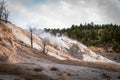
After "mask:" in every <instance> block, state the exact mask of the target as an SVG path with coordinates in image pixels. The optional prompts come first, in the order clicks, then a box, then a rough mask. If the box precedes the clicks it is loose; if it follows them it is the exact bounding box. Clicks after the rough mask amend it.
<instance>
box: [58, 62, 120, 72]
mask: <svg viewBox="0 0 120 80" xmlns="http://www.w3.org/2000/svg"><path fill="white" fill-rule="evenodd" d="M57 63H59V64H67V65H75V66H85V67H93V68H99V69H107V70H112V71H117V72H120V65H117V64H112V63H103V62H88V61H70V60H66V61H57Z"/></svg>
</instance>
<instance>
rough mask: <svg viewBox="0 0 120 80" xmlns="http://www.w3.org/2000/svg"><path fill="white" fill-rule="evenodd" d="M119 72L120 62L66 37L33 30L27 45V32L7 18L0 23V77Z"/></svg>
mask: <svg viewBox="0 0 120 80" xmlns="http://www.w3.org/2000/svg"><path fill="white" fill-rule="evenodd" d="M45 38H47V40H49V45H46V49H47V50H48V53H47V54H43V53H42V50H43V42H44V39H45ZM119 72H120V63H117V62H114V61H112V60H109V59H107V58H105V57H103V56H101V55H98V54H96V53H94V52H92V51H91V50H89V49H88V48H87V47H86V46H84V45H83V44H82V43H79V42H77V41H75V40H72V39H70V38H68V37H65V36H62V37H59V36H53V35H51V34H49V33H46V32H44V31H39V30H34V35H33V48H31V46H30V33H29V32H27V31H26V30H23V29H21V28H19V27H17V26H16V25H14V24H12V23H9V22H8V23H5V22H4V21H1V23H0V79H3V80H14V79H15V80H17V78H19V80H21V79H25V80H28V79H29V80H34V79H35V80H36V79H37V80H53V79H57V80H73V79H74V80H101V79H102V80H105V79H106V78H107V79H115V80H119V78H120V74H119ZM86 74H88V75H87V77H86ZM11 76H12V77H11Z"/></svg>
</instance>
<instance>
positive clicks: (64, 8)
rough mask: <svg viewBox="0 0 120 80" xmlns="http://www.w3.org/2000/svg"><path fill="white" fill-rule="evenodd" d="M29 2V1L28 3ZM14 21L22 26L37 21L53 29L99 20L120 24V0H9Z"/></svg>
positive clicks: (100, 22)
mask: <svg viewBox="0 0 120 80" xmlns="http://www.w3.org/2000/svg"><path fill="white" fill-rule="evenodd" d="M24 1H25V2H24ZM8 3H9V4H8V5H9V9H10V11H11V17H10V18H11V21H13V22H14V23H15V24H17V25H19V26H22V27H23V28H24V27H25V26H26V25H30V24H34V25H39V26H43V27H49V28H56V27H59V28H64V27H70V26H71V25H72V24H78V25H79V24H80V23H85V22H92V21H93V22H95V23H97V24H107V23H114V24H120V15H119V14H120V0H57V1H55V0H48V1H47V2H44V3H33V2H32V0H9V1H8Z"/></svg>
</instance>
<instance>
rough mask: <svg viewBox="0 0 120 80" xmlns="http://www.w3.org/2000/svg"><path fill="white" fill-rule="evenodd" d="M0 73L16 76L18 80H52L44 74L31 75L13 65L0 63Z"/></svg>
mask: <svg viewBox="0 0 120 80" xmlns="http://www.w3.org/2000/svg"><path fill="white" fill-rule="evenodd" d="M0 72H1V73H6V74H8V75H16V76H18V78H16V80H19V79H22V78H23V79H25V80H53V79H52V78H50V77H48V76H47V75H45V74H32V73H29V72H26V71H25V70H23V69H22V68H21V67H19V66H17V65H15V64H8V63H0Z"/></svg>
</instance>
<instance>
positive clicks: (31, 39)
mask: <svg viewBox="0 0 120 80" xmlns="http://www.w3.org/2000/svg"><path fill="white" fill-rule="evenodd" d="M30 41H31V48H33V30H32V28H30Z"/></svg>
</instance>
